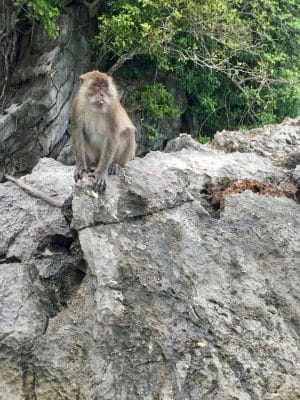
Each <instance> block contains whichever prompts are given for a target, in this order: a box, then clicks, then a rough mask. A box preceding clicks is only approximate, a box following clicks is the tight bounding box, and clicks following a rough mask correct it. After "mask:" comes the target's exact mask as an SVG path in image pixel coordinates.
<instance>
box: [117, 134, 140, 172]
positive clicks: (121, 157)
mask: <svg viewBox="0 0 300 400" xmlns="http://www.w3.org/2000/svg"><path fill="white" fill-rule="evenodd" d="M121 141H122V151H121V152H120V153H119V154H118V159H117V160H116V162H117V163H118V164H120V165H121V166H122V167H124V166H125V165H126V164H127V163H128V161H130V160H133V159H134V156H135V149H136V143H135V129H134V128H127V129H125V130H124V131H123V132H122V133H121Z"/></svg>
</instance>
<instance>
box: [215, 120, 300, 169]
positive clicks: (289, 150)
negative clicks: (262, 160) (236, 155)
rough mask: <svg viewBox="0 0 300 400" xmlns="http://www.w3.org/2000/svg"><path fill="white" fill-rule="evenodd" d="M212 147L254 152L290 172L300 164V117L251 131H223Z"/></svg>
mask: <svg viewBox="0 0 300 400" xmlns="http://www.w3.org/2000/svg"><path fill="white" fill-rule="evenodd" d="M213 145H214V146H215V147H216V148H218V149H223V150H225V151H229V152H232V151H240V152H255V153H257V154H260V155H263V156H265V157H269V158H270V159H272V160H273V162H275V163H277V164H279V165H283V166H285V167H287V168H295V166H296V165H297V164H300V117H298V118H295V119H289V118H287V119H285V120H284V121H283V122H282V123H281V124H277V125H266V126H263V127H260V128H255V129H251V130H248V131H222V132H217V133H216V135H215V136H214V140H213Z"/></svg>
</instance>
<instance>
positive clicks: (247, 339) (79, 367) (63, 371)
mask: <svg viewBox="0 0 300 400" xmlns="http://www.w3.org/2000/svg"><path fill="white" fill-rule="evenodd" d="M287 125H288V126H289V129H287V128H286V127H287ZM291 127H292V128H291ZM272 130H273V132H274V135H273V136H272V135H269V136H268V132H269V131H270V132H272ZM249 135H250V136H251V141H255V143H258V144H259V145H258V146H251V143H252V142H250V139H249V140H248V137H250V136H249ZM266 137H268V141H266ZM292 138H293V139H292ZM233 142H234V143H242V142H243V143H244V147H243V148H242V147H241V146H240V145H239V146H233V145H232V143H233ZM266 143H267V144H266ZM246 144H247V145H246ZM266 146H267V147H268V146H269V148H270V146H271V148H272V149H273V150H272V152H270V153H272V154H267V152H265V153H264V154H262V153H263V152H262V150H261V149H262V148H266ZM280 146H281V147H280ZM216 147H218V149H217V148H216ZM276 147H277V148H278V147H280V148H281V149H282V152H281V153H280V157H279V158H280V162H275V161H276V160H277V158H278V157H275V158H274V157H273V155H276V154H279V153H278V152H277V153H276ZM258 148H259V152H260V154H255V152H253V150H255V149H258ZM237 150H239V151H237ZM240 151H245V152H244V153H242V152H240ZM297 152H298V153H299V121H289V122H285V123H284V124H282V125H279V126H273V127H266V128H265V129H261V130H259V131H257V132H256V133H254V132H252V133H251V132H250V133H245V132H235V133H234V134H230V133H229V132H223V133H220V134H218V135H217V137H216V141H215V144H214V145H213V146H208V145H205V146H204V145H200V144H198V143H196V142H194V141H193V140H192V139H191V138H190V137H189V136H187V135H182V136H181V137H180V138H178V139H175V140H174V141H172V142H169V144H168V147H167V152H166V153H161V152H152V153H150V154H148V155H147V156H146V157H145V158H143V159H140V158H137V159H135V160H134V161H132V162H131V163H130V164H129V165H128V167H127V168H125V169H124V170H123V171H121V173H120V175H119V176H112V177H109V179H108V182H107V190H106V192H105V194H103V195H99V196H96V195H95V194H94V193H93V192H92V191H91V188H90V185H89V182H81V184H80V185H78V186H76V187H75V188H74V190H73V192H72V187H73V178H72V174H73V167H68V166H65V165H62V164H60V163H58V162H57V161H55V160H52V159H48V158H44V159H41V160H40V162H39V163H38V164H37V166H36V167H35V168H34V169H33V171H32V173H31V174H30V175H27V176H25V177H23V178H22V179H23V180H24V181H26V182H27V183H30V184H32V185H34V186H35V187H37V188H39V189H41V190H43V191H44V192H46V193H47V194H49V195H50V196H55V197H58V198H60V199H62V200H66V202H65V205H64V208H63V210H62V211H63V212H61V210H60V209H57V208H54V207H51V206H49V205H48V204H46V203H45V202H43V201H42V200H38V199H35V198H33V197H31V196H29V195H28V194H26V193H25V192H23V191H22V190H20V189H19V188H17V187H16V186H15V185H14V184H12V183H8V182H7V183H3V184H1V185H0V222H1V223H0V377H1V379H0V399H1V400H25V399H26V400H54V399H55V400H75V399H77V400H159V399H160V400H173V399H174V400H175V399H176V400H186V399H191V400H294V399H296V398H299V396H300V391H299V376H298V375H297V374H298V373H299V370H297V362H299V357H300V352H299V336H298V335H299V310H300V308H299V295H300V293H299V239H300V237H299V236H300V235H299V232H300V231H299V204H298V202H297V190H298V189H297V182H298V183H299V169H297V168H294V167H295V166H294V165H293V166H292V167H291V166H290V169H288V168H287V165H290V164H289V163H287V158H288V159H289V160H290V154H291V153H293V154H294V155H295V157H296V158H297V156H296V154H297ZM285 155H286V159H285ZM274 160H275V161H274ZM277 161H278V160H277ZM71 194H72V196H71ZM70 196H71V197H70Z"/></svg>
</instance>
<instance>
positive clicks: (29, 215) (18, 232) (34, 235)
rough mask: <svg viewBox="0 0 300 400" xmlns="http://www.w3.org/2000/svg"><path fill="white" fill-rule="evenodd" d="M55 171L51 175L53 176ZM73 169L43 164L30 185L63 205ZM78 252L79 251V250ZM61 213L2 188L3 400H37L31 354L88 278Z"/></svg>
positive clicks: (0, 364)
mask: <svg viewBox="0 0 300 400" xmlns="http://www.w3.org/2000/svg"><path fill="white" fill-rule="evenodd" d="M49 171H53V174H52V175H51V174H49ZM72 175H73V168H70V167H63V166H62V165H61V164H59V163H57V162H56V161H54V160H51V159H45V160H41V161H40V163H39V164H38V165H37V166H36V168H35V169H34V171H33V173H32V175H30V176H27V177H24V178H23V179H24V180H25V181H26V182H27V183H31V184H32V185H34V186H35V187H36V188H38V189H41V190H43V191H44V192H45V193H47V194H49V195H55V194H56V195H57V196H59V197H60V198H61V199H67V198H68V197H69V196H70V193H71V188H72V181H73V178H72ZM77 249H78V247H77ZM82 268H83V263H82V256H81V253H80V252H78V251H77V250H76V246H75V245H74V240H73V237H72V235H71V233H70V229H69V227H68V225H67V223H66V221H65V219H64V217H63V215H62V213H61V210H59V209H57V208H55V207H51V206H49V205H48V204H47V203H45V202H43V201H42V200H38V199H35V198H33V197H31V196H30V195H28V194H27V193H24V192H23V191H22V190H21V189H19V188H18V187H17V186H15V185H14V184H12V183H9V182H7V183H3V184H1V185H0V381H1V384H0V399H1V400H19V399H20V400H21V399H22V400H23V399H34V398H35V397H34V379H35V373H34V370H35V365H34V362H33V360H32V357H33V349H34V346H35V344H36V341H37V339H38V337H40V336H42V335H44V334H45V332H46V331H47V326H48V321H49V318H52V317H54V316H55V315H56V314H57V313H58V312H59V311H60V310H61V309H62V308H63V307H65V305H66V303H67V301H68V299H69V298H70V296H71V294H72V293H73V292H74V290H76V289H77V287H78V285H79V283H80V281H81V280H82V277H83V275H84V272H82Z"/></svg>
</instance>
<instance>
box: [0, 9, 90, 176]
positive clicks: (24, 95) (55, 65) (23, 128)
mask: <svg viewBox="0 0 300 400" xmlns="http://www.w3.org/2000/svg"><path fill="white" fill-rule="evenodd" d="M12 15H13V12H12V11H11V10H10V9H9V10H7V9H5V13H4V11H3V10H1V9H0V17H1V18H2V19H4V21H8V19H9V18H11V16H12ZM79 16H80V19H79V18H78V17H79ZM1 18H0V19H1ZM59 25H60V27H61V31H60V36H59V38H58V39H57V40H53V39H50V38H48V37H45V35H43V33H42V31H41V27H39V26H38V25H36V26H35V29H34V31H33V35H30V34H27V35H26V34H24V35H22V34H21V33H19V34H18V37H17V38H14V40H15V41H16V42H15V44H14V49H15V53H16V57H15V59H14V60H9V61H10V64H9V71H10V74H9V76H8V79H9V80H8V82H9V85H8V86H7V87H6V91H5V93H4V97H3V98H1V103H0V109H1V108H2V105H3V102H4V106H3V107H4V111H3V113H2V114H0V130H1V138H0V168H1V169H6V170H7V171H9V172H11V173H19V174H21V173H24V172H27V171H29V170H30V169H31V168H32V167H33V166H34V165H35V164H36V163H37V161H38V160H39V158H40V157H41V156H45V155H47V156H49V155H50V156H53V157H54V158H55V157H57V155H58V154H59V152H60V150H61V148H62V146H63V145H64V143H65V142H66V141H67V139H68V135H67V125H68V112H69V107H70V102H71V99H72V94H73V91H74V82H77V81H78V76H79V74H80V73H81V72H82V71H84V70H86V69H88V68H89V63H90V54H89V51H90V50H89V44H88V29H87V27H88V25H89V23H88V18H87V11H86V8H85V7H84V5H80V4H78V3H77V4H72V5H71V6H70V7H67V6H66V7H65V8H64V11H63V13H62V16H61V17H60V21H59ZM9 28H10V27H9V26H8V27H7V30H8V32H7V35H8V39H7V41H8V42H9V43H10V42H11V40H12V39H11V37H10V36H11V33H10V31H9ZM14 29H15V30H17V26H15V27H14ZM2 75H4V71H2ZM2 82H4V80H2ZM28 154H30V157H28Z"/></svg>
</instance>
